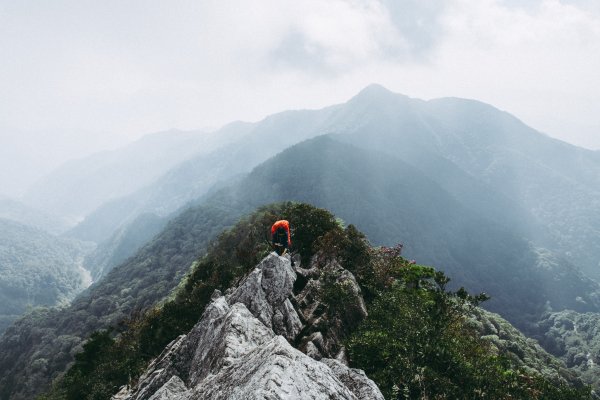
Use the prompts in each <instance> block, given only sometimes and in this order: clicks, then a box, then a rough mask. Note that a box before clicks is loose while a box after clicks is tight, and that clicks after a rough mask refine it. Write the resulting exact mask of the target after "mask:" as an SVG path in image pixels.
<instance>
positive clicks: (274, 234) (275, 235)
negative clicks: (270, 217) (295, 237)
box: [271, 219, 292, 256]
mask: <svg viewBox="0 0 600 400" xmlns="http://www.w3.org/2000/svg"><path fill="white" fill-rule="evenodd" d="M271 241H272V242H273V247H275V249H276V250H277V254H279V255H281V256H282V255H284V254H285V252H286V251H287V250H288V249H289V248H290V247H292V237H291V235H290V223H289V222H288V221H286V220H285V219H282V220H279V221H276V222H275V223H274V224H273V226H271ZM280 253H281V254H280Z"/></svg>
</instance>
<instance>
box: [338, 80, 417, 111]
mask: <svg viewBox="0 0 600 400" xmlns="http://www.w3.org/2000/svg"><path fill="white" fill-rule="evenodd" d="M408 99H410V98H409V97H408V96H405V95H403V94H400V93H395V92H392V91H391V90H389V89H387V88H385V87H384V86H382V85H380V84H378V83H372V84H370V85H369V86H367V87H365V88H364V89H363V90H361V91H360V92H358V94H357V95H356V96H354V97H352V98H351V99H350V100H349V101H348V104H363V105H366V104H371V105H376V106H380V105H383V104H387V103H391V102H393V101H398V100H408Z"/></svg>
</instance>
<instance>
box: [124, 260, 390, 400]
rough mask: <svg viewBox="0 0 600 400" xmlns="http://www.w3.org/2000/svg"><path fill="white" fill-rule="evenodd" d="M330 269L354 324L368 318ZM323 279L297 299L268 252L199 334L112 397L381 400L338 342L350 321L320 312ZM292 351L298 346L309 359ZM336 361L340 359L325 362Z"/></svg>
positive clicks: (218, 298)
mask: <svg viewBox="0 0 600 400" xmlns="http://www.w3.org/2000/svg"><path fill="white" fill-rule="evenodd" d="M326 268H327V271H329V272H330V273H335V274H336V280H339V281H340V282H341V283H343V284H344V285H345V286H344V287H347V288H349V289H348V290H347V292H348V293H352V294H353V296H351V298H352V299H354V300H356V302H357V305H355V306H353V307H350V308H351V309H353V310H354V309H356V310H361V311H358V315H359V316H358V317H356V315H353V317H352V318H363V317H364V316H365V315H366V309H365V308H364V302H363V301H362V297H361V296H360V288H359V287H358V285H357V284H356V280H355V279H354V277H353V276H352V274H351V273H349V272H348V271H346V270H344V269H343V268H341V266H339V264H336V263H333V264H330V265H328V266H326ZM323 273H326V271H325V270H324V272H323ZM320 276H321V275H315V276H314V278H317V279H309V280H307V283H306V284H305V286H304V288H300V289H299V288H297V289H298V290H300V292H299V293H298V294H297V296H294V294H293V291H294V282H295V281H296V272H295V270H294V268H292V266H291V263H290V260H289V258H286V257H279V256H277V255H276V254H275V253H271V254H270V255H269V256H267V257H266V258H265V259H264V260H263V261H262V262H261V263H260V264H259V265H258V266H257V267H256V268H255V269H254V270H253V271H252V272H251V273H250V274H249V275H248V276H247V277H246V279H245V280H244V281H243V282H242V283H241V284H240V285H239V286H238V287H237V288H235V289H233V290H229V291H228V292H227V294H226V295H222V294H221V293H220V292H218V291H216V292H215V294H214V295H213V299H212V302H211V303H210V304H209V305H208V306H207V308H206V310H205V311H204V313H203V315H202V318H201V319H200V321H199V322H198V323H197V324H196V325H195V326H194V328H193V329H192V330H191V331H190V332H189V333H188V334H187V335H182V336H180V337H178V338H177V339H176V340H174V341H173V342H171V343H170V344H169V346H167V348H165V350H164V351H163V353H162V354H161V355H160V356H159V357H158V358H157V359H156V360H154V361H153V362H152V364H151V365H150V366H149V368H148V370H147V371H146V372H145V374H144V375H143V376H142V377H141V378H140V380H139V382H138V384H137V386H136V387H135V388H132V389H127V388H124V389H123V390H122V391H121V392H119V394H117V395H115V396H114V397H113V398H114V399H127V400H146V399H151V400H187V399H211V400H213V399H267V398H268V399H304V398H306V399H369V400H372V399H375V400H378V399H381V400H383V396H382V395H381V392H380V391H379V389H378V388H377V386H376V385H375V383H373V381H371V380H370V379H368V378H367V377H366V375H365V374H364V373H363V372H362V371H360V370H356V369H351V368H349V367H348V366H347V363H345V362H344V357H343V354H344V351H343V348H342V346H341V345H340V343H339V337H340V335H342V334H343V331H344V329H345V327H344V326H345V324H346V323H347V321H345V319H346V318H345V317H343V316H342V317H339V316H338V317H335V316H333V317H332V316H331V313H327V312H325V311H323V312H320V315H318V314H319V312H315V310H316V309H317V308H321V309H326V308H327V305H325V304H324V303H323V302H322V297H321V296H322V294H320V293H321V292H322V290H319V289H318V288H319V286H320V285H321V283H319V278H320ZM310 299H312V300H313V301H312V302H311V301H310ZM353 302H354V301H353ZM315 303H316V304H317V305H316V307H315ZM361 307H362V309H361ZM327 315H329V316H330V318H327ZM319 327H320V329H321V330H319ZM323 328H331V329H330V330H325V331H324V330H323ZM336 341H337V342H336ZM292 344H301V346H300V347H301V348H303V349H304V350H305V353H307V354H309V355H310V356H309V355H307V354H305V353H303V352H302V351H300V350H298V349H296V348H294V346H293V345H292ZM333 352H335V353H336V354H333ZM340 354H341V355H340ZM332 355H333V356H337V358H338V360H334V359H331V358H327V357H329V356H332ZM311 356H312V357H311ZM319 360H320V361H319Z"/></svg>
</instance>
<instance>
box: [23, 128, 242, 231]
mask: <svg viewBox="0 0 600 400" xmlns="http://www.w3.org/2000/svg"><path fill="white" fill-rule="evenodd" d="M233 126H235V129H231V130H230V135H229V136H228V137H220V136H217V135H215V134H211V133H206V132H201V131H188V132H184V131H167V132H160V133H155V134H151V135H147V136H144V137H143V138H141V139H139V140H137V141H135V142H133V143H131V144H129V145H127V146H125V147H123V148H121V149H118V150H114V151H104V152H101V153H97V154H94V155H92V156H89V157H86V158H82V159H79V160H73V161H70V162H67V163H66V164H64V165H62V166H61V167H60V168H58V169H56V170H55V171H52V172H51V173H50V174H49V175H47V176H45V177H44V178H42V179H40V180H39V181H38V182H37V183H36V184H34V185H33V186H32V187H31V188H30V189H29V190H28V191H27V193H26V194H25V196H24V197H23V201H24V202H25V203H27V204H30V205H32V206H33V207H35V208H37V209H40V210H43V211H52V212H53V213H55V214H57V215H61V216H63V217H65V218H68V219H69V220H70V221H72V222H78V221H79V220H81V219H82V218H83V217H85V216H86V215H87V214H89V213H90V212H92V211H93V210H94V209H96V208H97V207H99V206H101V205H102V204H104V203H105V202H107V201H110V200H112V199H117V198H120V197H122V196H126V195H128V194H130V193H133V192H135V191H136V190H138V189H140V188H143V187H145V186H146V185H148V184H150V183H152V182H153V181H154V180H155V179H157V178H158V177H159V176H160V175H161V174H163V173H164V172H165V171H167V170H168V169H170V168H171V167H174V166H175V165H177V164H178V163H180V162H182V161H183V160H185V159H187V158H188V157H191V156H193V155H198V154H203V153H205V152H209V151H211V150H212V149H214V148H215V147H216V146H221V145H223V144H224V143H228V141H230V140H235V139H236V137H237V136H236V133H235V132H234V131H235V130H236V129H238V130H240V131H241V132H244V126H245V124H243V123H238V124H233Z"/></svg>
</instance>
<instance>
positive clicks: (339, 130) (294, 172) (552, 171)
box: [0, 85, 600, 398]
mask: <svg viewBox="0 0 600 400" xmlns="http://www.w3.org/2000/svg"><path fill="white" fill-rule="evenodd" d="M280 201H299V202H306V203H310V204H313V205H315V206H317V207H323V208H327V209H329V210H331V211H332V212H333V213H335V214H336V215H337V216H338V217H340V218H342V219H343V220H344V221H345V223H347V224H354V225H356V226H357V228H358V229H360V230H361V231H363V232H364V233H365V234H366V235H367V238H368V239H369V241H370V242H371V243H372V244H373V245H387V246H391V245H394V244H396V243H403V245H404V253H403V254H404V255H405V257H407V258H413V259H415V260H417V262H419V263H420V264H427V265H433V266H435V267H436V268H438V269H440V270H443V271H444V272H445V273H446V274H447V275H448V276H449V277H450V278H451V279H452V285H455V286H457V287H458V286H466V287H467V289H469V290H471V291H484V292H487V293H489V294H490V295H491V296H492V300H491V301H490V302H488V303H487V304H486V307H488V308H489V309H491V310H493V311H495V312H498V313H500V314H501V315H502V316H503V317H504V318H506V319H508V320H509V321H510V322H511V323H512V324H514V325H515V326H517V327H518V328H519V329H521V330H522V331H524V332H525V333H526V334H528V335H530V336H533V337H536V338H546V339H545V341H544V343H556V342H560V339H557V337H556V336H552V341H551V340H549V339H548V337H549V336H548V335H547V332H546V331H545V329H549V327H551V326H552V323H548V322H547V321H548V320H551V321H555V320H557V318H555V317H553V318H550V317H549V316H548V315H549V314H548V313H551V312H562V311H564V310H573V312H574V313H575V315H577V313H591V315H595V313H598V312H600V285H599V284H598V281H599V280H600V231H598V226H600V153H599V152H597V151H596V152H594V151H590V150H585V149H582V148H578V147H576V146H573V145H570V144H567V143H565V142H561V141H559V140H555V139H552V138H550V137H548V136H546V135H544V134H543V133H540V132H537V131H536V130H535V129H533V128H531V127H528V126H526V125H525V124H523V123H522V122H521V121H519V120H518V119H516V118H515V117H513V116H511V115H510V114H508V113H505V112H503V111H500V110H498V109H496V108H494V107H492V106H490V105H487V104H484V103H481V102H478V101H473V100H464V99H457V98H443V99H436V100H431V101H422V100H418V99H412V98H409V97H406V96H403V95H400V94H396V93H392V92H390V91H388V90H387V89H385V88H383V87H381V86H378V85H371V86H369V87H367V88H365V89H364V90H363V91H361V92H360V93H359V94H357V95H356V96H355V97H353V98H352V99H350V100H349V101H348V102H346V103H344V104H339V105H334V106H330V107H327V108H324V109H321V110H302V111H286V112H282V113H279V114H276V115H273V116H270V117H268V118H266V119H264V120H262V121H260V122H257V123H241V122H238V123H233V124H230V125H227V126H225V127H223V128H221V129H220V130H218V131H216V132H213V133H211V134H206V133H200V132H164V133H160V134H155V135H150V136H147V137H145V138H143V139H141V140H139V141H137V142H134V143H132V144H130V145H128V146H126V147H124V148H122V149H120V150H116V151H113V152H104V153H99V154H96V155H94V156H91V157H86V158H83V159H80V160H76V161H72V162H69V163H67V164H65V165H63V166H62V167H60V168H59V169H57V170H55V171H52V172H50V174H49V175H48V176H47V178H45V179H43V180H40V181H39V182H38V183H37V184H36V185H34V186H32V187H31V188H30V189H29V190H28V192H27V195H26V196H25V197H24V198H23V203H26V204H27V205H24V204H23V203H18V202H15V201H13V200H10V201H9V200H3V201H1V202H0V217H2V218H7V219H9V220H12V221H11V222H10V224H12V225H10V226H11V227H13V228H14V229H17V228H16V227H17V226H18V229H17V230H16V232H20V233H14V234H11V233H9V232H12V231H9V230H5V234H7V235H10V239H11V240H14V239H16V238H19V237H21V236H26V237H27V238H28V240H31V241H33V242H35V243H41V242H42V241H44V242H48V243H51V244H49V245H47V246H51V247H40V248H39V252H38V254H36V257H43V256H44V255H45V254H47V253H49V252H50V253H51V252H54V251H59V250H57V249H60V248H61V247H60V246H63V245H64V243H71V244H72V245H73V246H75V248H76V251H75V250H73V251H74V252H73V253H72V254H71V253H67V254H69V255H70V256H71V257H72V260H75V259H77V260H78V261H77V262H74V261H72V262H71V263H68V262H67V263H66V265H63V266H61V267H56V268H54V272H46V271H45V272H44V273H49V274H50V275H48V276H51V277H53V278H52V279H54V277H56V276H59V277H65V279H70V280H71V281H73V282H74V283H73V284H72V285H71V284H69V285H67V286H68V290H67V291H66V292H64V294H60V293H62V292H60V290H58V289H57V293H59V295H55V297H54V298H53V299H54V300H53V301H46V302H35V303H31V301H29V300H28V301H29V303H31V304H32V305H33V306H36V305H54V304H59V303H61V302H64V301H65V299H67V300H68V299H70V298H71V297H72V296H73V295H74V293H75V292H78V291H80V290H82V288H83V286H82V285H81V284H80V283H77V282H76V277H77V276H79V277H81V275H78V274H81V270H79V269H78V266H84V267H85V268H86V269H87V270H89V271H90V272H91V276H92V277H93V279H94V281H95V284H94V285H93V286H92V287H91V288H90V289H88V290H87V291H86V292H85V293H84V294H83V295H81V296H80V297H79V298H78V299H76V300H75V301H74V303H73V305H72V306H71V307H68V308H65V309H64V310H53V311H44V312H41V313H39V312H38V313H37V314H31V315H30V316H28V317H25V318H24V319H23V320H21V321H19V322H18V323H17V324H16V325H15V326H13V327H12V328H9V330H8V331H7V334H6V335H5V336H4V337H2V339H0V350H2V349H5V350H6V349H7V348H8V347H9V346H12V350H11V351H10V352H8V351H7V352H5V353H4V356H3V358H0V366H3V367H5V368H6V369H5V370H4V371H3V373H2V374H0V384H4V385H8V384H9V383H10V387H11V388H12V389H11V390H13V389H14V388H15V387H17V386H19V384H24V383H25V382H27V385H40V387H43V386H44V385H48V384H49V383H50V380H51V378H53V377H55V376H57V374H58V373H60V372H61V371H63V370H64V368H65V367H66V365H67V363H68V362H69V361H70V360H71V359H72V353H73V352H74V351H75V349H76V347H77V346H80V345H81V343H82V341H83V340H85V338H86V337H87V336H88V335H89V334H90V333H91V331H92V330H95V329H103V328H107V327H108V326H109V325H111V324H116V323H117V322H118V321H119V319H122V318H124V317H126V316H127V315H128V314H129V313H131V312H133V311H134V310H135V309H138V310H139V309H145V308H148V307H151V306H153V305H154V304H157V303H159V302H160V301H161V300H163V299H164V298H165V296H168V294H169V292H170V291H171V290H172V289H173V288H174V287H176V286H177V285H178V284H179V282H180V279H181V277H182V276H184V275H185V273H186V272H187V271H188V270H189V268H190V265H191V264H192V263H193V261H194V260H195V259H196V258H198V257H199V256H201V255H202V254H203V253H204V252H205V250H206V246H207V244H208V243H209V241H210V240H211V239H213V238H214V237H216V235H218V234H219V232H220V231H221V230H222V229H223V228H225V227H227V226H231V225H232V224H233V223H234V222H235V221H236V220H237V219H238V218H239V217H240V216H242V215H244V214H247V213H249V212H251V211H253V210H254V209H256V208H257V207H260V206H262V205H265V204H268V203H273V202H280ZM32 209H37V210H41V211H36V212H35V213H34V212H29V211H28V210H32ZM50 215H52V216H50ZM16 221H18V224H20V225H16V224H17V222H16ZM79 221H80V222H79ZM6 224H8V222H6ZM6 226H9V225H6ZM26 226H36V227H37V228H41V229H45V230H47V231H48V232H50V233H48V234H46V233H42V232H41V231H39V230H36V231H35V232H36V233H35V234H34V233H33V232H34V231H29V230H28V229H33V228H29V227H27V228H26ZM13 228H11V229H13ZM14 229H13V230H14ZM27 232H30V233H27ZM58 233H62V235H63V237H62V238H60V239H59V238H57V237H56V236H55V235H56V234H58ZM7 240H8V239H7ZM49 248H51V249H52V250H49ZM19 249H20V247H18V246H17V245H14V246H12V247H11V250H10V252H11V253H10V254H15V257H16V258H15V259H17V258H19V257H21V254H20V253H19V254H16V253H15V252H19V251H20V250H19ZM61 251H63V252H64V251H66V250H61ZM60 254H63V253H60ZM83 255H86V257H85V260H83ZM2 266H3V267H5V266H6V267H5V268H7V271H9V274H16V272H13V271H18V270H27V271H31V272H30V273H32V274H37V273H38V272H37V271H38V270H37V269H35V268H33V269H28V268H30V267H29V264H27V263H25V264H24V265H21V264H18V263H16V262H15V261H14V260H13V259H12V258H11V259H9V261H8V263H5V264H3V265H2ZM58 270H60V271H58ZM40 273H41V272H40ZM12 276H13V275H11V277H12ZM15 277H16V275H15ZM15 279H16V278H15ZM71 281H69V282H71ZM11 290H13V289H11ZM15 290H17V289H15ZM27 290H28V291H29V292H27V293H30V291H31V288H27ZM35 290H38V289H35ZM61 290H62V289H61ZM19 296H20V295H19ZM19 296H16V297H15V298H16V299H18V298H19ZM29 303H26V302H25V301H23V304H20V305H19V306H15V308H14V309H15V310H20V311H18V313H22V312H23V311H24V310H25V308H24V304H29ZM11 313H12V314H11V315H13V316H14V315H15V314H16V313H17V312H15V311H11ZM569 315H571V314H569ZM549 318H550V319H549ZM570 318H571V319H577V318H576V317H570ZM586 320H594V319H593V318H587V319H586ZM57 321H63V323H61V324H60V326H58V325H57ZM542 321H546V322H543V323H542ZM553 323H554V322H553ZM0 328H1V326H0ZM44 329H45V330H44ZM34 331H37V332H38V333H37V335H38V337H37V339H36V341H37V343H38V344H37V345H33V346H30V347H29V348H27V349H25V346H26V343H22V342H18V340H17V339H16V338H18V337H19V336H22V335H29V334H32V332H34ZM40 331H43V332H45V333H43V334H40V333H39V332H40ZM59 337H60V338H62V339H60V340H59V339H58V338H59ZM66 338H70V339H69V340H66ZM57 341H59V342H60V344H61V346H62V348H61V352H62V353H64V354H63V355H61V357H59V358H57V354H56V352H55V349H54V348H55V347H56V345H57V343H58V342H57ZM36 346H38V347H36ZM547 350H549V351H551V352H552V351H555V350H556V349H547ZM563 350H564V349H560V352H558V351H556V352H557V353H560V354H557V355H559V356H562V355H565V354H570V357H571V359H574V357H573V354H572V353H568V352H565V351H563ZM36 351H37V353H36ZM0 353H2V351H0ZM36 357H37V358H36ZM36 359H44V360H47V362H48V363H49V364H48V365H51V367H48V368H47V370H45V371H42V372H40V371H35V373H34V372H33V371H29V370H27V368H28V367H27V365H30V364H31V363H33V362H34V361H35V360H36ZM577 360H578V361H577V362H574V361H572V360H571V361H572V363H573V366H574V367H578V366H581V365H583V364H586V363H588V361H589V360H592V361H593V362H594V363H598V362H600V359H598V355H589V356H585V357H583V358H581V359H579V358H577ZM9 365H10V367H9ZM586 365H587V364H586ZM594 368H597V367H594ZM588 375H589V376H588V380H590V382H591V381H592V378H590V376H594V374H588ZM7 387H8V386H7ZM4 393H8V392H4ZM11 393H12V392H11ZM15 393H17V392H15ZM23 393H24V392H23ZM23 396H25V395H23ZM2 398H4V397H2ZM7 398H8V397H7ZM14 398H21V397H19V396H17V395H15V397H14ZM23 398H26V396H25V397H23Z"/></svg>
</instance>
